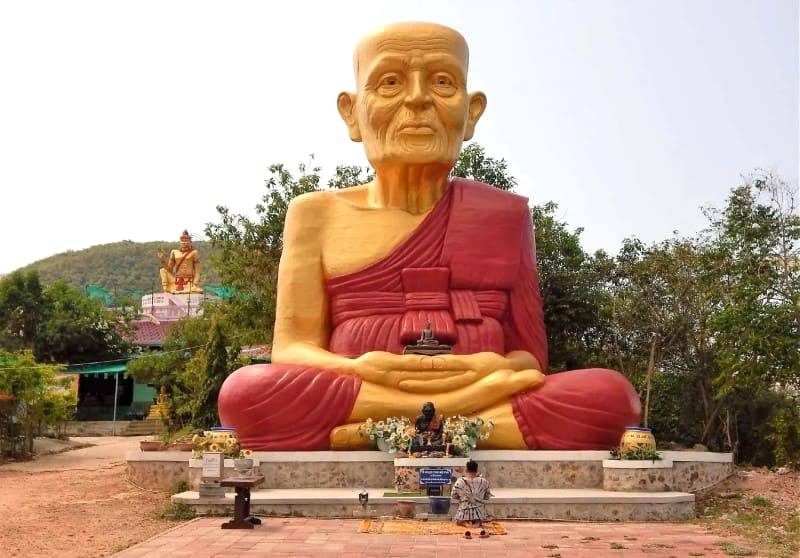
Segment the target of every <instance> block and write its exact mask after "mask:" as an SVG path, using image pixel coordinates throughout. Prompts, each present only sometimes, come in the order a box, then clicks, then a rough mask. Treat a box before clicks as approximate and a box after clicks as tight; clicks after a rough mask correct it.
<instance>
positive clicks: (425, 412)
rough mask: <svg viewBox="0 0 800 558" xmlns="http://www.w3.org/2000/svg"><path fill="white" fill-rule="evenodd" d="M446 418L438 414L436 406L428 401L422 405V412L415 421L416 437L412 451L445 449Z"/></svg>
mask: <svg viewBox="0 0 800 558" xmlns="http://www.w3.org/2000/svg"><path fill="white" fill-rule="evenodd" d="M443 422H444V418H443V417H442V415H437V414H436V407H435V406H434V405H433V403H432V402H430V401H428V402H427V403H425V404H424V405H423V406H422V414H421V415H419V416H418V417H417V418H416V420H415V421H414V429H415V430H416V433H417V435H416V438H415V439H414V445H413V446H412V448H411V449H412V451H436V450H439V451H440V450H443V449H444V438H443V435H442V434H443V428H444V424H443Z"/></svg>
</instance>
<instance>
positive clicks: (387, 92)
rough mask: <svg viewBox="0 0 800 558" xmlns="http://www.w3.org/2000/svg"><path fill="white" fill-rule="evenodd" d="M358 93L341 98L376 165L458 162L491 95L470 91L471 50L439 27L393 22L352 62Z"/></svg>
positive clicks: (363, 44) (351, 127)
mask: <svg viewBox="0 0 800 558" xmlns="http://www.w3.org/2000/svg"><path fill="white" fill-rule="evenodd" d="M353 62H354V69H355V74H356V92H355V93H349V92H343V93H340V94H339V97H338V99H337V107H338V109H339V114H340V115H341V116H342V118H343V119H344V121H345V123H346V124H347V127H348V131H349V133H350V139H352V140H353V141H363V142H364V149H365V150H366V153H367V159H368V160H369V161H370V163H372V165H373V166H375V165H376V164H382V163H386V162H387V161H388V162H397V161H402V162H404V163H413V164H425V163H426V162H429V163H432V164H449V165H452V164H454V163H455V161H456V159H457V158H458V153H459V151H460V149H461V142H463V141H464V140H465V139H470V138H471V137H472V134H473V131H474V128H475V123H476V122H477V121H478V119H479V118H480V116H481V114H483V110H484V109H485V107H486V96H485V95H484V94H483V93H480V92H474V93H468V92H467V65H468V63H469V49H468V48H467V42H466V41H465V40H464V37H462V36H461V34H460V33H459V32H458V31H455V30H453V29H450V28H449V27H445V26H444V25H438V24H435V23H394V24H391V25H386V26H384V27H381V28H380V29H377V30H375V31H373V32H372V33H369V34H368V35H367V36H365V37H364V38H363V39H361V41H359V43H358V45H357V46H356V49H355V54H354V58H353Z"/></svg>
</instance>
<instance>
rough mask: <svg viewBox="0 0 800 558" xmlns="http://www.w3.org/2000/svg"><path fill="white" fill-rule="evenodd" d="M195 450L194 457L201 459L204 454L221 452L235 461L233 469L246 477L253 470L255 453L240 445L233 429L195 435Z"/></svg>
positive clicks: (212, 430)
mask: <svg viewBox="0 0 800 558" xmlns="http://www.w3.org/2000/svg"><path fill="white" fill-rule="evenodd" d="M192 442H193V443H194V444H195V449H194V450H192V457H193V458H195V459H199V458H201V457H202V456H203V452H220V453H222V454H223V455H224V456H225V457H227V458H228V459H233V468H234V469H236V471H237V472H238V473H239V475H240V476H242V477H244V476H247V474H248V473H249V472H250V471H251V470H252V469H253V457H252V456H253V452H252V451H251V450H249V449H244V448H243V447H242V446H241V444H240V443H239V438H238V437H237V436H236V432H235V431H233V430H232V429H225V430H222V429H213V428H212V429H211V430H207V431H205V432H204V433H203V434H202V435H200V434H195V435H194V436H193V437H192Z"/></svg>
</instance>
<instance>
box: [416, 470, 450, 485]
mask: <svg viewBox="0 0 800 558" xmlns="http://www.w3.org/2000/svg"><path fill="white" fill-rule="evenodd" d="M452 477H453V471H452V469H420V470H419V483H420V484H421V485H440V486H441V485H443V484H450V479H451V478H452Z"/></svg>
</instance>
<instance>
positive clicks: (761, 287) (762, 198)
mask: <svg viewBox="0 0 800 558" xmlns="http://www.w3.org/2000/svg"><path fill="white" fill-rule="evenodd" d="M797 209H798V208H797V198H796V193H795V190H793V189H792V188H790V187H789V186H788V185H787V184H786V183H785V181H783V180H782V179H780V178H779V177H777V176H775V175H773V174H771V173H764V172H760V171H759V172H756V173H754V174H752V175H750V176H748V177H746V178H745V181H744V184H742V185H741V186H739V187H737V188H735V189H734V190H733V191H732V192H731V194H730V196H729V197H728V200H727V203H726V204H725V206H724V207H723V208H722V209H714V208H710V209H707V210H706V215H707V216H708V218H709V220H710V228H709V230H708V231H706V235H705V238H706V241H707V242H708V243H709V244H710V246H711V249H710V250H709V265H708V268H709V269H708V276H707V283H708V284H709V285H715V286H717V288H713V289H712V288H709V292H710V293H711V296H710V297H709V301H708V303H709V305H710V306H711V307H712V308H714V310H715V311H714V314H713V317H712V319H711V326H712V328H713V329H714V344H715V350H716V357H717V362H718V365H719V372H718V374H717V375H716V377H715V378H714V387H715V389H716V390H717V393H716V401H717V404H718V405H719V406H720V407H721V408H722V409H724V411H725V423H724V426H725V428H726V430H727V432H728V433H729V436H730V437H731V438H732V439H733V441H734V444H735V445H737V446H740V448H741V451H742V453H743V455H744V457H745V458H747V459H749V460H752V461H757V460H771V459H775V458H776V457H777V456H779V455H784V456H785V455H792V454H794V455H796V454H797V453H800V438H798V436H797V430H796V429H795V430H792V429H786V428H783V422H784V420H785V417H787V416H790V415H791V414H792V411H791V410H789V411H787V412H783V411H782V409H784V408H788V409H791V408H792V407H793V406H795V405H796V404H797V393H798V389H800V266H798V253H800V216H798V214H797ZM776 396H777V397H778V401H777V402H776V401H775V398H776ZM760 401H763V402H764V403H759V402H760ZM759 407H760V408H762V409H766V410H767V411H765V412H764V414H763V416H761V417H756V416H753V414H754V413H755V412H756V411H758V409H759ZM764 439H771V440H773V441H774V443H775V444H776V446H775V448H767V449H765V450H764V451H763V452H762V454H761V455H758V454H756V453H755V452H754V451H748V447H757V446H758V444H760V443H761V441H762V440H764ZM774 449H776V450H777V452H775V451H772V452H769V451H767V450H774ZM770 453H772V455H770Z"/></svg>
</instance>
